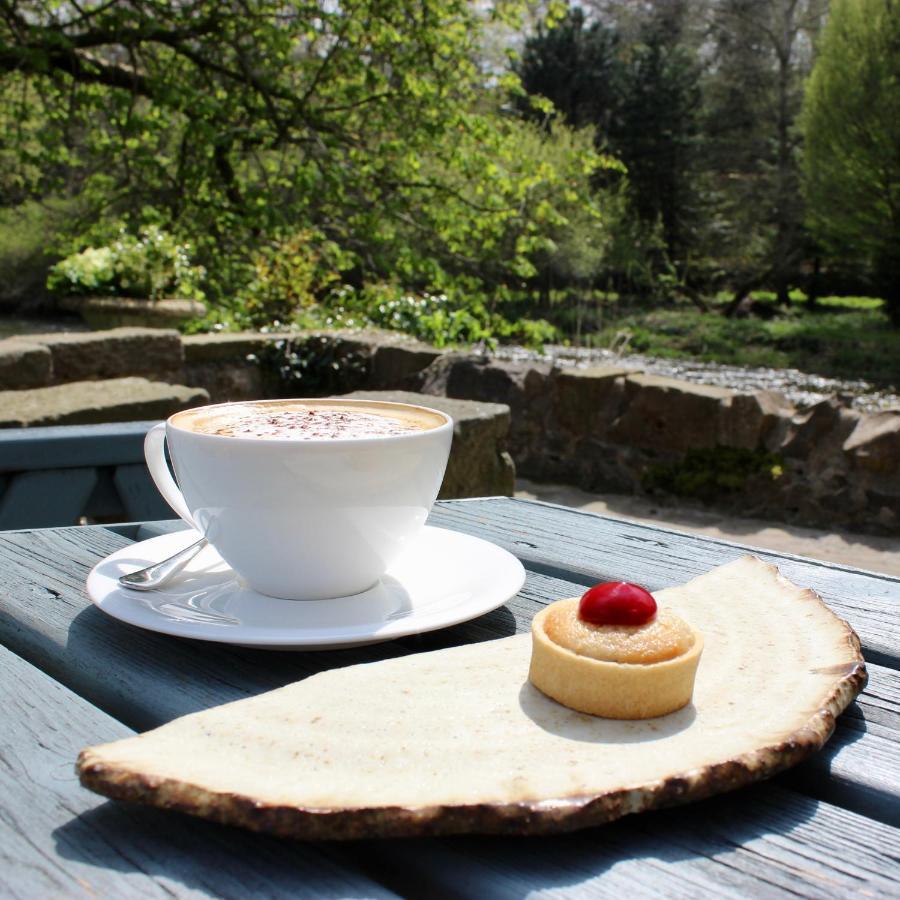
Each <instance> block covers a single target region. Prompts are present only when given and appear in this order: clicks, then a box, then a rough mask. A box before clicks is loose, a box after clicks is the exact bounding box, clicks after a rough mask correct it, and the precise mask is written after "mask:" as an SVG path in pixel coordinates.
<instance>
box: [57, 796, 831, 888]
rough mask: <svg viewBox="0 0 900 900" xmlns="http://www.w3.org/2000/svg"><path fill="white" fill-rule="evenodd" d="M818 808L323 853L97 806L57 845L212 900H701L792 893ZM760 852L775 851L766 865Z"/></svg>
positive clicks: (701, 809)
mask: <svg viewBox="0 0 900 900" xmlns="http://www.w3.org/2000/svg"><path fill="white" fill-rule="evenodd" d="M785 798H787V802H786V801H785ZM818 808H819V804H818V803H817V802H816V801H815V800H812V799H811V798H808V797H804V796H800V795H794V794H792V793H790V792H787V791H783V790H782V789H780V788H776V787H772V786H760V787H755V788H750V789H746V790H743V791H739V792H737V793H735V794H731V795H728V796H727V797H718V798H713V799H711V800H706V801H703V802H701V803H696V804H692V805H691V806H687V807H681V808H676V809H671V810H664V811H660V812H651V813H644V814H641V815H638V816H630V817H627V818H626V819H622V820H620V821H618V822H613V823H610V824H608V825H604V826H599V827H597V828H593V829H588V830H585V831H581V832H577V833H574V834H569V835H551V836H543V837H529V838H525V837H491V836H466V837H451V838H444V839H439V838H419V839H410V840H386V841H371V840H370V841H357V842H351V843H332V844H329V843H322V842H317V843H309V842H292V841H288V840H279V839H276V838H270V837H267V836H265V835H256V834H252V833H249V832H244V831H239V830H237V829H232V828H228V827H225V826H220V825H215V824H212V823H209V822H204V821H201V820H194V819H189V818H188V817H185V816H182V815H181V814H178V813H165V812H162V811H159V810H154V809H149V808H144V807H139V806H130V805H124V804H118V803H113V802H106V803H103V804H102V805H101V806H99V807H97V808H95V809H93V810H91V811H90V812H87V813H84V814H83V815H81V816H79V817H77V818H75V819H72V820H71V821H70V822H68V823H66V824H65V825H64V826H62V827H60V828H58V829H56V831H54V832H53V836H54V839H55V841H56V849H57V852H58V853H59V854H60V856H62V857H64V858H65V859H68V860H71V861H73V862H79V863H84V864H86V865H89V866H96V867H100V868H103V869H111V870H114V871H115V872H118V873H120V874H128V873H143V874H146V875H148V876H152V877H154V878H156V879H159V880H161V881H162V882H164V883H165V882H168V883H170V884H171V883H173V882H174V883H178V884H181V885H183V886H184V887H186V888H189V889H196V890H205V891H209V892H210V893H214V894H217V895H219V894H233V895H236V896H249V895H251V894H254V893H257V892H264V893H265V895H266V896H296V895H297V892H298V891H300V892H301V893H302V894H303V895H304V896H308V895H310V894H317V893H324V894H326V895H336V894H341V895H342V896H348V895H360V894H367V895H369V896H371V895H372V894H373V893H375V891H374V890H373V889H374V888H375V885H373V884H372V883H371V882H369V881H366V879H367V878H370V879H372V880H373V881H375V882H377V883H379V884H380V885H383V886H384V888H385V889H386V890H389V891H395V892H397V893H399V894H401V895H403V896H428V897H460V898H468V897H479V898H490V897H521V896H524V895H525V894H526V893H530V892H538V891H542V890H553V889H557V890H566V889H573V888H576V887H580V888H581V889H586V890H590V889H591V887H594V888H595V889H600V888H601V884H602V889H603V891H604V893H609V892H611V891H612V890H614V889H621V890H623V891H628V892H629V893H632V894H635V893H636V894H637V895H643V893H647V892H651V893H654V894H655V895H672V894H679V895H683V894H686V892H687V895H691V894H692V895H697V893H698V892H701V893H702V892H703V891H705V890H711V891H719V892H721V891H722V890H724V889H725V886H726V885H727V886H728V887H730V888H731V889H732V890H736V891H738V892H741V891H742V890H745V891H747V893H748V894H750V893H753V892H754V891H758V890H759V887H760V885H761V884H765V883H766V882H767V881H768V884H769V887H771V886H772V885H773V883H774V884H778V883H779V882H781V883H782V886H783V887H784V888H785V889H787V888H788V887H789V886H790V878H791V875H790V871H789V869H787V870H786V869H785V868H784V865H785V859H786V858H787V856H790V854H791V846H790V845H791V843H792V841H791V837H790V836H791V833H792V832H794V831H795V830H797V831H799V832H801V833H802V832H803V831H804V830H805V829H806V827H807V823H808V822H809V820H810V819H813V818H815V817H816V815H817V812H818ZM760 843H764V844H768V845H769V846H770V849H772V848H777V852H775V853H774V856H773V858H772V859H771V860H768V859H767V858H766V850H765V849H764V848H763V847H761V846H760ZM799 844H800V845H802V844H803V839H802V838H801V839H800V841H799ZM801 849H802V847H801ZM601 878H602V882H600V881H599V879H601ZM785 879H787V880H785ZM592 882H595V883H594V884H593V885H592ZM794 886H795V887H796V882H795V883H794ZM642 892H643V893H642Z"/></svg>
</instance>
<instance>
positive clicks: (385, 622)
mask: <svg viewBox="0 0 900 900" xmlns="http://www.w3.org/2000/svg"><path fill="white" fill-rule="evenodd" d="M198 537H199V535H198V534H197V532H195V531H193V530H185V531H178V532H174V533H173V534H164V535H161V536H160V537H155V538H151V539H150V540H147V541H142V542H141V543H139V544H132V545H131V546H129V547H124V548H123V549H121V550H118V551H116V552H115V553H113V554H112V555H111V556H108V557H106V559H104V560H103V561H102V562H100V563H98V564H97V565H96V566H95V567H94V568H93V570H92V571H91V574H90V575H89V576H88V580H87V592H88V595H89V596H90V598H91V600H92V601H93V603H94V605H95V606H97V607H98V608H99V609H101V610H102V611H103V612H105V613H107V614H108V615H110V616H112V617H113V618H115V619H119V620H121V621H122V622H127V623H128V624H129V625H136V626H138V627H139V628H146V629H148V630H150V631H159V632H162V633H163V634H172V635H176V636H177V637H186V638H195V639H197V640H201V641H217V642H219V643H224V644H239V645H241V646H245V647H258V648H264V649H271V650H294V649H304V650H326V649H335V648H337V647H349V646H352V645H354V644H371V643H376V642H378V641H389V640H393V639H394V638H399V637H404V636H405V635H409V634H419V633H421V632H424V631H434V630H435V629H438V628H445V627H447V626H448V625H456V624H458V623H460V622H466V621H468V620H469V619H474V618H476V617H477V616H480V615H483V614H484V613H487V612H490V611H491V610H492V609H496V608H497V607H498V606H502V605H503V604H504V603H505V602H506V601H507V600H509V599H510V597H513V596H515V594H516V593H517V592H518V591H519V589H520V588H521V587H522V585H523V584H524V583H525V570H524V569H523V568H522V564H521V563H520V562H519V561H518V560H517V559H516V558H515V557H514V556H513V555H512V554H510V553H507V551H506V550H503V549H502V548H501V547H497V546H496V545H495V544H491V543H489V542H488V541H483V540H481V539H480V538H475V537H471V536H469V535H467V534H459V533H458V532H455V531H446V530H444V529H443V528H425V530H424V532H423V533H422V536H421V537H420V538H419V539H418V540H417V541H416V542H415V544H414V545H412V546H411V547H410V548H409V549H408V550H407V551H406V552H405V553H404V554H403V556H402V557H401V559H400V560H398V561H397V562H396V563H395V564H394V565H393V566H391V568H390V569H388V571H387V573H386V574H385V575H384V577H383V578H382V579H381V580H380V582H379V583H378V584H377V585H375V587H373V588H371V589H370V590H368V591H364V592H363V593H361V594H355V595H353V596H352V597H339V598H337V599H335V600H278V599H276V598H274V597H267V596H265V595H264V594H259V593H257V592H256V591H254V590H252V589H251V588H249V587H248V586H247V585H246V583H245V582H244V581H243V579H241V578H240V577H239V576H237V575H236V574H235V573H234V571H233V570H232V569H230V568H229V567H228V566H227V565H226V564H225V563H224V562H223V561H222V558H221V557H220V556H219V554H218V553H216V551H215V550H214V549H213V548H212V547H206V548H205V549H204V550H203V551H202V552H201V553H200V554H199V555H198V556H196V557H195V558H194V559H193V560H192V561H191V562H190V563H189V564H188V565H187V567H186V568H185V570H184V572H183V573H182V574H181V575H180V576H178V578H177V579H175V580H174V581H173V582H172V583H171V584H170V585H169V586H168V587H165V588H163V589H161V590H158V591H152V592H148V593H140V592H138V591H132V590H128V589H127V588H122V587H120V586H119V583H118V578H119V576H120V575H124V574H125V573H126V572H133V571H135V570H136V569H141V568H143V567H144V566H147V565H150V563H152V562H156V561H158V560H161V559H165V558H166V557H167V556H171V555H172V554H173V553H176V552H177V551H178V550H180V549H181V548H182V547H186V546H187V545H188V544H191V543H193V542H194V541H196V540H197V538H198Z"/></svg>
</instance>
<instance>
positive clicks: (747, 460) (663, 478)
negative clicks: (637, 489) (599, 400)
mask: <svg viewBox="0 0 900 900" xmlns="http://www.w3.org/2000/svg"><path fill="white" fill-rule="evenodd" d="M783 473H784V467H783V460H782V458H781V457H780V456H779V455H778V454H775V453H769V452H768V451H766V450H746V449H743V448H738V447H713V448H708V449H700V450H688V451H687V453H686V454H685V455H684V457H683V458H682V459H680V460H678V461H677V462H673V463H659V464H656V465H651V466H648V467H647V469H646V470H645V471H644V473H643V476H642V478H641V483H642V484H643V486H644V487H645V488H646V489H647V490H648V491H651V492H652V491H663V492H665V493H669V494H675V495H676V496H679V497H690V498H693V499H695V500H703V501H704V502H712V501H715V500H719V499H721V498H722V497H723V496H728V495H729V494H736V493H739V492H740V491H742V490H744V489H746V488H747V487H748V486H749V485H750V484H751V483H752V482H753V481H754V480H757V479H760V478H762V479H765V480H768V481H775V480H776V479H778V478H780V477H781V476H782V475H783Z"/></svg>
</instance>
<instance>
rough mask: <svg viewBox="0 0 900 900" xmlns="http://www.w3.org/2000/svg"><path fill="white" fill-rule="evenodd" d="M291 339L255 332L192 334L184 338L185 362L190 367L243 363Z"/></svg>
mask: <svg viewBox="0 0 900 900" xmlns="http://www.w3.org/2000/svg"><path fill="white" fill-rule="evenodd" d="M289 337H291V335H287V334H257V333H255V332H237V333H227V334H191V335H188V336H187V337H184V338H182V344H183V345H184V361H185V363H186V364H187V365H189V366H191V365H199V364H201V363H221V362H230V363H241V362H243V361H244V360H246V358H247V357H248V356H251V355H253V354H254V353H258V352H259V350H260V349H261V348H262V347H265V346H266V344H269V343H271V342H272V341H275V340H283V339H285V338H289Z"/></svg>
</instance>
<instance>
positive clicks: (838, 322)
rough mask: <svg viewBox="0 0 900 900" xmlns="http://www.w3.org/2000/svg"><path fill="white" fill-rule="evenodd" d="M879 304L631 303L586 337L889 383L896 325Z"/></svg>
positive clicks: (662, 352)
mask: <svg viewBox="0 0 900 900" xmlns="http://www.w3.org/2000/svg"><path fill="white" fill-rule="evenodd" d="M757 298H758V299H760V300H762V301H763V302H765V301H767V300H768V299H769V298H768V297H767V296H766V295H765V294H763V295H761V296H759V295H757ZM882 306H883V304H882V301H881V300H877V299H874V298H870V297H829V298H824V299H823V300H821V301H820V302H819V307H820V309H819V310H816V311H810V310H808V309H806V308H805V307H803V306H802V305H801V303H800V301H799V300H798V301H797V302H795V303H794V305H792V307H791V308H790V309H788V310H785V311H779V312H778V313H777V314H776V315H775V317H774V318H771V319H761V318H750V319H726V318H725V317H724V316H722V315H721V314H720V313H717V312H711V313H702V312H699V311H697V310H696V309H695V308H693V307H675V308H671V307H670V308H666V309H656V310H652V309H650V310H646V311H642V312H638V311H632V312H630V313H626V314H625V315H623V316H621V317H616V318H612V317H607V320H606V324H605V327H604V328H603V329H602V330H600V331H598V332H596V333H594V334H593V335H591V340H590V343H591V344H592V345H593V346H598V347H611V346H614V345H615V346H621V345H622V343H623V342H624V341H625V340H626V339H627V349H628V351H629V352H636V353H644V354H647V355H650V356H661V357H668V358H676V359H687V358H690V359H698V360H702V361H704V362H718V363H727V364H733V365H742V366H765V367H771V368H795V369H800V370H802V371H805V372H812V373H815V374H820V375H829V376H833V377H839V378H849V379H853V378H862V379H865V380H866V381H871V382H873V383H874V384H876V385H879V386H883V387H888V386H893V387H896V386H898V385H900V330H898V329H892V328H891V327H890V324H889V322H888V318H887V316H886V315H885V314H884V312H883V311H882Z"/></svg>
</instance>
